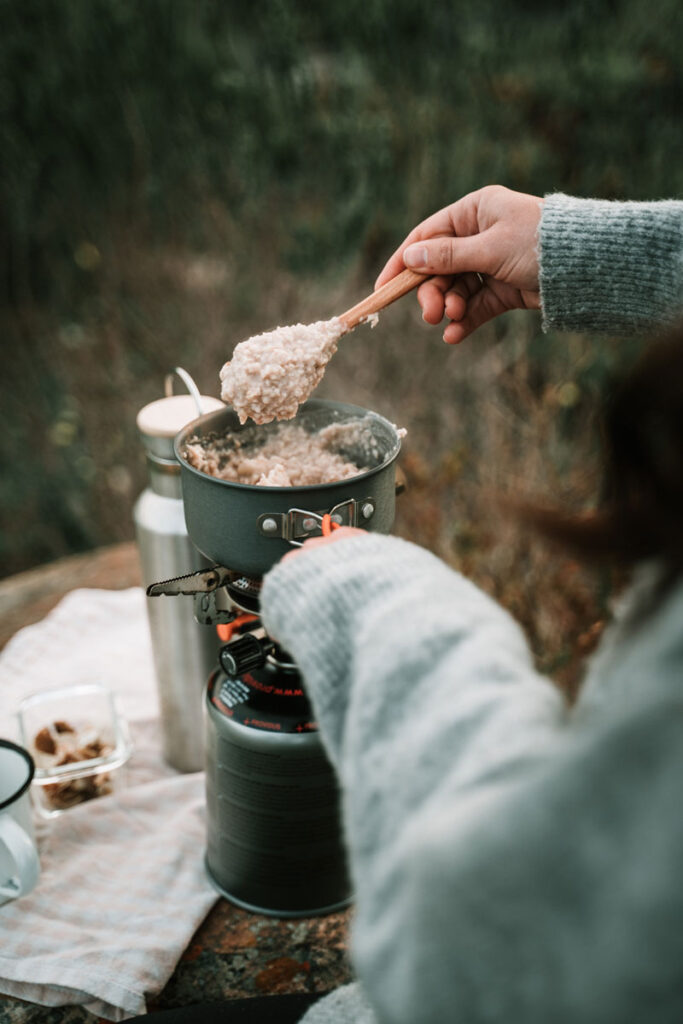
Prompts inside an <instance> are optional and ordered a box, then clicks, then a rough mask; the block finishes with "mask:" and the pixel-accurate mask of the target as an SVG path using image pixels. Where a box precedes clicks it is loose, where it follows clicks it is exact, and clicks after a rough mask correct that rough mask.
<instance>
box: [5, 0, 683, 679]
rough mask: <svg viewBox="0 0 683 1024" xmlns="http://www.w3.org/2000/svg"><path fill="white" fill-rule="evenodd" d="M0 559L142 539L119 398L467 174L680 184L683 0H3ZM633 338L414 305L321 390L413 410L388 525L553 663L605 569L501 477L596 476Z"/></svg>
mask: <svg viewBox="0 0 683 1024" xmlns="http://www.w3.org/2000/svg"><path fill="white" fill-rule="evenodd" d="M0 24H2V33H1V34H0V131H1V133H2V135H1V139H0V152H1V154H2V156H1V161H0V237H1V238H2V246H1V251H0V281H1V282H2V312H1V316H2V325H1V331H2V333H1V338H2V357H3V358H2V373H1V375H0V407H1V410H2V432H1V434H0V469H1V472H0V575H2V576H4V575H7V574H10V573H15V572H18V571H20V570H23V569H26V568H29V567H32V566H35V565H39V564H42V563H44V562H46V561H49V560H52V559H55V558H58V557H59V556H62V555H65V554H68V553H72V552H79V551H85V550H88V549H90V548H93V547H96V546H99V545H103V544H110V543H114V542H116V541H119V540H125V539H130V538H132V536H133V526H132V518H131V515H132V506H133V503H134V500H135V498H136V496H137V494H138V493H139V492H140V491H141V490H142V488H143V487H144V485H145V476H146V473H145V466H144V460H143V458H142V455H141V453H140V448H139V444H138V441H137V436H136V430H135V416H136V413H137V411H138V409H139V408H140V407H141V406H142V405H144V404H145V403H146V402H148V401H151V400H153V399H155V398H157V397H160V396H161V394H162V386H163V379H164V376H165V374H166V373H167V371H168V370H169V369H170V368H172V367H174V366H177V365H180V366H183V367H185V368H186V369H187V370H189V371H190V372H191V373H192V374H193V376H194V377H195V379H196V380H197V382H198V384H199V385H200V386H201V388H202V390H203V391H205V393H209V394H217V393H218V370H219V368H220V366H221V365H222V363H223V362H224V361H225V359H226V358H228V357H229V354H230V352H231V350H232V347H233V346H234V344H235V343H237V342H238V341H240V340H242V339H243V338H245V337H248V336H249V335H250V334H253V333H255V332H257V331H261V330H265V329H268V328H270V327H273V326H275V325H276V324H277V323H291V322H295V321H298V320H303V321H306V320H311V319H318V318H327V317H329V316H331V315H334V314H335V313H338V312H340V311H341V310H343V309H344V308H346V307H347V306H348V305H350V304H351V303H352V302H353V301H356V300H357V299H358V298H360V297H362V296H363V295H364V294H366V293H367V292H368V291H369V290H371V288H372V284H373V281H374V279H375V276H376V274H377V272H378V271H379V269H380V268H381V266H382V264H383V262H384V260H385V259H386V258H387V257H388V255H389V254H390V253H391V251H392V250H393V249H394V247H395V246H396V245H397V244H398V243H399V242H400V241H401V239H402V238H403V237H404V235H405V234H406V232H407V231H408V230H409V229H410V228H411V227H412V226H413V225H414V223H416V222H417V221H418V220H419V219H422V218H423V217H424V216H426V215H427V214H429V213H431V212H433V211H434V210H435V209H437V208H439V207H441V206H443V205H445V204H447V203H448V202H451V201H452V200H454V199H455V198H457V197H458V196H459V195H461V194H463V193H465V192H467V191H469V190H471V189H474V188H477V187H479V186H481V185H483V184H488V183H494V182H495V183H500V184H505V185H507V186H509V187H510V188H514V189H520V190H524V191H530V192H534V193H538V194H541V195H542V194H544V193H546V192H550V191H556V190H561V191H566V192H570V193H574V194H577V195H584V196H600V197H606V198H615V199H627V198H628V199H641V198H642V199H652V198H665V197H672V196H673V197H675V196H680V195H681V191H682V186H683V159H682V157H683V153H682V144H681V131H680V111H681V109H682V108H683V69H682V65H681V60H680V39H681V28H683V9H682V7H681V4H680V3H679V2H678V0H660V2H659V3H658V4H657V5H656V10H653V9H652V8H651V7H650V6H648V5H644V4H642V2H640V0H590V2H589V0H574V2H572V3H568V4H563V5H556V6H555V5H550V4H547V3H546V2H540V0H478V2H477V3H476V4H472V3H470V2H465V0H451V2H439V0H435V2H433V3H431V4H428V5H424V4H422V5H421V4H416V3H415V0H329V2H327V3H325V4H310V3H309V2H306V0H265V2H263V3H261V4H259V6H258V8H257V9H256V8H253V7H252V6H251V5H244V4H242V3H240V2H238V0H145V3H144V4H140V3H138V2H136V0H69V3H63V2H62V0H0ZM639 344H640V343H639V342H633V341H631V342H625V341H624V340H623V339H618V338H602V339H595V338H586V337H583V336H574V335H569V336H568V335H563V336H557V337H555V336H552V335H547V336H546V335H542V333H541V330H540V321H539V317H538V316H537V315H535V314H520V315H514V316H511V317H509V318H508V319H507V320H504V321H500V322H499V323H496V324H495V325H494V326H491V327H490V328H485V329H483V330H481V331H480V332H479V333H478V335H477V337H475V338H473V339H471V340H470V341H468V342H467V343H466V344H465V345H463V346H460V347H459V348H458V349H455V350H451V349H447V348H446V346H444V345H443V344H442V342H441V340H440V332H439V331H438V330H435V329H428V328H426V327H425V326H424V324H423V323H422V321H421V319H420V316H419V311H418V309H417V306H416V303H415V302H414V299H412V298H409V299H404V300H402V301H401V302H400V303H398V304H397V305H396V306H394V307H392V308H391V309H390V310H388V311H387V312H386V313H385V314H384V315H383V317H382V318H381V321H380V325H379V326H378V328H377V329H376V330H375V331H373V332H372V333H370V331H369V330H367V329H365V330H363V329H361V330H359V331H357V332H356V334H355V335H354V336H353V337H352V338H350V339H348V340H346V341H345V342H344V343H343V344H342V346H341V351H340V352H339V354H338V356H336V357H335V360H334V361H333V363H332V365H331V367H330V370H329V372H328V374H327V376H326V378H325V381H324V382H323V384H322V386H321V388H320V391H319V394H321V395H323V396H327V397H336V398H339V399H345V400H348V401H352V402H357V403H359V404H362V405H366V406H368V407H372V408H375V409H377V410H378V411H380V412H382V413H383V414H385V415H387V416H388V417H390V418H391V419H392V420H394V421H395V422H397V423H400V424H401V425H403V426H406V427H407V428H408V432H409V433H408V439H407V442H406V445H405V454H404V456H403V464H404V468H405V471H406V474H407V476H408V482H409V489H408V492H407V493H406V494H405V495H404V496H403V497H402V498H401V499H400V502H399V518H398V522H397V527H396V529H397V532H399V533H401V534H402V535H404V536H406V537H410V538H412V539H414V540H416V541H417V542H418V543H421V544H424V545H425V546H427V547H430V548H431V549H432V550H434V551H436V552H437V553H438V554H439V555H440V556H442V557H443V558H445V559H446V560H448V561H449V562H450V563H451V564H453V565H455V566H457V567H459V568H464V569H465V570H466V571H467V572H469V573H470V574H471V575H472V576H473V578H475V580H476V581H477V582H479V583H481V584H482V585H483V586H485V587H486V588H487V589H488V590H489V591H490V592H492V593H494V594H495V595H496V596H497V597H499V598H500V599H501V600H502V601H503V602H504V603H505V604H506V605H507V606H508V607H510V608H511V610H512V611H513V612H514V613H515V614H516V615H518V616H519V617H520V618H521V620H522V621H523V623H524V625H525V626H526V628H527V630H528V632H529V635H530V637H531V640H532V643H533V645H534V648H535V650H536V653H537V654H538V657H539V660H540V662H541V664H542V666H543V667H546V668H549V669H550V670H551V671H555V672H556V673H558V675H559V676H561V675H562V672H563V671H564V669H563V666H566V665H572V664H573V663H574V654H573V652H575V651H576V650H577V649H581V648H582V647H584V648H585V647H587V646H588V645H589V644H590V642H592V640H591V638H592V637H593V636H594V635H595V634H596V632H597V631H598V630H599V625H600V623H601V621H602V619H603V618H604V613H605V602H606V600H607V597H608V595H609V593H610V589H611V585H612V581H611V580H609V579H608V578H606V577H605V576H604V575H599V574H598V575H596V574H590V575H587V574H585V573H584V572H583V570H582V569H580V568H579V567H578V566H576V565H574V564H573V563H572V562H571V561H570V560H568V559H567V558H566V557H564V556H562V555H559V554H557V553H553V552H549V551H547V550H544V549H543V548H542V546H540V545H539V543H538V542H537V541H536V540H534V539H533V538H531V537H529V536H528V535H527V532H526V531H525V530H524V529H523V528H522V527H519V526H516V525H515V524H514V523H513V522H512V521H511V520H510V519H509V517H507V518H506V517H505V516H504V515H503V516H500V515H498V516H497V515H495V514H494V512H493V509H494V506H495V502H494V496H500V495H503V496H504V495H506V494H515V495H518V496H519V495H521V494H525V495H531V496H536V497H543V496H546V497H547V496H550V497H551V498H553V499H554V500H557V501H558V502H561V503H564V504H570V505H571V506H572V507H581V506H582V505H585V504H586V503H588V502H590V501H591V500H593V498H594V495H595V486H596V474H597V473H598V465H599V456H598V450H599V445H598V439H599V428H598V425H597V418H596V417H597V410H598V408H599V406H600V403H601V401H602V399H603V396H604V395H605V393H606V392H608V391H609V385H610V381H611V380H612V379H613V377H614V374H615V373H619V372H620V371H621V370H622V369H623V368H624V367H625V366H628V365H630V363H631V362H632V361H633V359H634V357H635V355H636V353H637V350H638V347H639Z"/></svg>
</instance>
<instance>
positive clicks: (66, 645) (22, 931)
mask: <svg viewBox="0 0 683 1024" xmlns="http://www.w3.org/2000/svg"><path fill="white" fill-rule="evenodd" d="M144 602H145V598H144V593H143V591H142V590H140V589H138V588H133V589H130V590H124V591H103V590H76V591H73V592H72V593H71V594H69V595H68V596H67V597H66V598H64V600H63V601H62V602H61V603H60V604H59V605H58V606H57V608H55V609H54V611H53V612H52V613H51V614H50V615H49V616H48V617H47V618H46V619H45V620H43V622H41V623H37V624H36V625H33V626H27V627H26V628H25V629H23V630H21V631H20V632H19V633H17V634H16V636H15V637H13V638H12V640H11V641H10V643H9V644H8V645H7V647H6V648H5V650H4V651H3V652H2V654H0V735H2V736H6V737H8V738H10V739H16V738H17V731H16V724H15V718H14V715H15V713H16V710H17V708H18V706H19V703H20V701H21V699H22V698H23V697H25V696H27V695H28V694H30V693H36V692H39V691H42V690H45V689H47V688H52V687H54V688H57V687H61V686H65V685H71V684H74V683H80V682H92V681H93V680H97V681H100V682H103V683H104V684H105V685H107V686H109V687H110V688H111V689H112V690H113V691H114V692H115V693H116V694H117V698H118V702H119V706H120V708H121V710H122V712H123V714H124V716H125V717H126V718H127V720H128V722H129V726H130V730H131V735H132V739H133V744H134V752H133V755H132V758H131V761H130V763H129V771H128V782H127V786H126V787H125V788H124V789H123V790H121V791H120V792H119V793H117V794H113V795H111V796H105V797H100V798H99V799H97V800H92V801H89V802H88V803H84V804H80V805H79V806H77V807H73V808H71V809H69V810H68V811H67V812H66V813H64V814H62V815H61V816H59V817H58V818H56V819H54V820H53V821H51V822H49V823H48V824H47V825H42V826H40V827H39V830H38V837H39V853H40V860H41V876H40V879H39V882H38V885H37V887H36V888H35V889H34V891H33V892H32V893H31V894H30V895H28V896H25V897H23V898H22V899H19V900H15V901H12V902H9V903H6V904H4V905H3V906H2V907H0V992H2V993H4V994H6V995H11V996H16V997H18V998H21V999H25V1000H28V1001H29V1002H33V1003H39V1004H42V1005H44V1006H62V1005H66V1004H77V1005H83V1006H85V1007H87V1009H88V1010H90V1011H91V1012H92V1013H94V1014H97V1015H99V1016H100V1017H105V1018H106V1019H107V1020H115V1021H118V1020H125V1019H126V1018H127V1017H131V1016H134V1015H135V1014H139V1013H144V1012H145V997H146V996H150V995H153V994H156V993H158V992H159V991H160V990H161V989H162V988H163V986H164V985H165V983H166V981H167V980H168V978H169V977H170V975H171V974H172V972H173V969H174V967H175V965H176V963H177V962H178V960H179V958H180V956H181V954H182V952H183V950H184V949H185V948H186V946H187V944H188V942H189V940H190V939H191V937H192V935H193V933H194V931H195V930H196V928H197V927H198V925H199V924H200V922H201V921H202V920H203V918H204V917H205V916H206V914H207V912H208V911H209V909H210V907H211V906H212V904H213V903H214V901H215V900H216V893H215V890H214V889H213V888H212V887H211V885H210V883H209V881H208V879H207V877H206V873H205V870H204V866H203V852H204V845H205V835H204V828H205V825H204V776H203V773H196V774H192V775H181V774H179V773H177V772H175V771H173V770H172V769H171V768H169V767H168V766H167V765H166V764H165V763H164V761H163V760H162V757H161V740H160V733H159V725H158V705H157V696H156V685H155V682H154V674H153V667H152V655H151V648H150V641H149V633H148V627H147V620H146V612H145V604H144Z"/></svg>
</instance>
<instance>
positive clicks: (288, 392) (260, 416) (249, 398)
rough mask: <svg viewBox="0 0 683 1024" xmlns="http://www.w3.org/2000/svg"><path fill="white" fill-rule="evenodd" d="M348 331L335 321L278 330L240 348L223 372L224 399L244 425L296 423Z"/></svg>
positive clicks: (222, 393) (221, 375) (249, 341)
mask: <svg viewBox="0 0 683 1024" xmlns="http://www.w3.org/2000/svg"><path fill="white" fill-rule="evenodd" d="M346 330H347V328H346V325H345V324H344V323H343V322H342V321H341V320H339V318H337V317H335V318H334V319H332V320H318V321H316V322H315V323H313V324H293V325H291V326H289V327H277V328H276V329H275V330H274V331H268V332H267V333H265V334H256V335H254V337H253V338H248V339H247V341H242V342H240V344H239V345H237V346H236V348H235V351H234V352H233V355H232V359H231V360H230V362H228V363H226V364H225V366H224V367H223V369H222V370H221V373H220V377H221V398H222V399H223V401H224V402H228V403H229V404H230V405H232V407H233V409H234V410H235V412H236V413H237V415H238V416H239V418H240V423H245V422H246V420H247V419H252V420H254V422H255V423H269V422H270V421H271V420H291V419H292V418H293V417H294V416H295V415H296V411H297V409H298V407H299V406H300V405H301V403H302V402H305V401H306V399H307V398H308V397H309V395H310V394H311V392H312V391H313V389H314V388H315V387H316V386H317V385H318V384H319V383H320V381H321V379H322V376H323V374H324V372H325V367H326V366H327V364H328V362H329V361H330V359H331V358H332V356H333V355H334V353H335V352H336V351H337V342H338V341H339V339H340V338H341V336H342V335H343V334H345V333H346Z"/></svg>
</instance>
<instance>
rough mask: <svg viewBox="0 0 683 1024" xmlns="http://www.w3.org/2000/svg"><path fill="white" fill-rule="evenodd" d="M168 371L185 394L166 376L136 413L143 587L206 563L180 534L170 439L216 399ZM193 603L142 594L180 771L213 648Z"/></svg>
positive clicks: (191, 753)
mask: <svg viewBox="0 0 683 1024" xmlns="http://www.w3.org/2000/svg"><path fill="white" fill-rule="evenodd" d="M175 372H176V373H177V374H178V376H180V377H181V379H182V380H183V381H184V382H185V384H186V385H187V387H188V389H189V390H190V394H187V395H173V393H172V375H169V376H168V377H167V379H166V397H165V398H161V399H159V400H158V401H156V402H151V403H150V404H149V405H146V406H145V407H144V408H143V409H141V410H140V412H139V413H138V417H137V426H138V430H139V433H140V437H141V440H142V444H143V446H144V449H145V454H146V456H147V465H148V468H149V485H148V487H147V488H146V490H145V491H144V492H143V493H142V494H141V495H140V497H139V498H138V501H137V503H136V505H135V510H134V519H135V527H136V533H137V540H138V547H139V551H140V562H141V566H142V577H143V583H144V585H145V586H148V585H149V584H150V583H154V582H156V581H158V580H164V579H171V578H172V577H174V576H184V575H186V574H187V573H191V572H195V571H196V570H197V569H201V568H204V567H205V566H206V565H207V562H206V560H205V559H204V558H203V557H202V556H201V555H200V554H199V552H198V551H197V549H196V548H195V547H194V545H193V544H192V542H191V541H190V538H189V537H188V535H187V529H186V527H185V515H184V511H183V502H182V494H181V483H180V466H179V464H178V461H177V459H176V457H175V454H174V451H173V439H174V437H175V435H176V434H177V433H178V431H179V430H180V429H181V428H182V427H184V426H185V425H186V424H187V423H189V422H190V421H191V420H194V419H196V418H197V417H198V416H200V415H202V414H203V413H206V412H210V411H212V410H214V409H218V408H221V407H222V403H221V402H219V401H218V399H215V398H209V397H206V396H202V395H200V394H199V393H198V391H197V388H196V386H195V384H194V382H193V381H192V378H191V377H189V375H188V374H187V373H185V371H184V370H179V369H178V370H176V371H175ZM193 609H194V601H193V598H192V597H190V596H182V595H180V596H178V597H161V598H159V597H157V598H149V597H148V598H147V614H148V619H149V627H150V631H151V639H152V651H153V655H154V666H155V670H156V677H157V687H158V693H159V702H160V708H161V726H162V737H163V752H164V758H165V760H166V761H167V762H168V763H169V764H170V765H171V766H172V767H174V768H176V769H178V770H179V771H181V772H194V771H200V770H201V769H203V768H204V740H203V709H202V696H203V690H204V686H205V684H206V680H207V678H208V676H209V674H210V672H211V671H212V669H214V668H215V665H216V660H217V652H218V647H219V643H218V639H217V637H216V632H215V629H213V628H212V627H210V626H204V625H200V624H199V623H197V622H196V621H195V619H194V614H193Z"/></svg>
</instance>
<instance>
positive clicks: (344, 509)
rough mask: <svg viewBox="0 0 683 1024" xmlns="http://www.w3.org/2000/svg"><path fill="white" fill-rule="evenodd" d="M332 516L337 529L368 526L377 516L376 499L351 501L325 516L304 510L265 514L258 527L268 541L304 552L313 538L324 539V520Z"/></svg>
mask: <svg viewBox="0 0 683 1024" xmlns="http://www.w3.org/2000/svg"><path fill="white" fill-rule="evenodd" d="M328 512H329V516H330V519H331V520H332V522H333V523H336V524H337V526H364V525H365V524H366V523H367V522H369V520H370V519H372V517H373V516H374V514H375V502H374V499H373V498H359V499H354V498H349V499H348V501H342V502H340V503H339V504H338V505H335V506H334V508H332V509H329V510H327V509H323V510H322V511H321V512H309V511H307V510H306V509H303V508H290V509H289V510H288V511H287V512H264V513H263V515H260V516H259V517H258V519H257V520H256V524H257V526H258V529H259V532H260V533H262V534H263V536H264V537H277V538H279V539H281V540H286V541H288V542H289V543H290V544H292V545H293V546H294V547H298V548H300V547H301V546H302V544H303V542H304V541H305V540H308V538H309V537H321V536H322V521H323V516H324V515H327V514H328Z"/></svg>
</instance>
